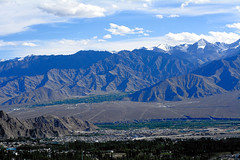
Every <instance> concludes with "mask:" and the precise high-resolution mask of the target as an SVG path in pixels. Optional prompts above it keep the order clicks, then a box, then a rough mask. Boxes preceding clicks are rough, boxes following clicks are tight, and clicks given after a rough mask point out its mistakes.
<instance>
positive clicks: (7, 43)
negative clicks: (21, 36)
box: [0, 40, 17, 47]
mask: <svg viewBox="0 0 240 160" xmlns="http://www.w3.org/2000/svg"><path fill="white" fill-rule="evenodd" d="M16 45H17V44H16V43H15V42H5V41H3V40H0V47H4V46H16Z"/></svg>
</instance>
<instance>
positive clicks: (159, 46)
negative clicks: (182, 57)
mask: <svg viewBox="0 0 240 160" xmlns="http://www.w3.org/2000/svg"><path fill="white" fill-rule="evenodd" d="M157 48H159V49H162V50H164V51H166V52H167V51H169V50H170V46H169V45H168V44H159V45H158V46H157Z"/></svg>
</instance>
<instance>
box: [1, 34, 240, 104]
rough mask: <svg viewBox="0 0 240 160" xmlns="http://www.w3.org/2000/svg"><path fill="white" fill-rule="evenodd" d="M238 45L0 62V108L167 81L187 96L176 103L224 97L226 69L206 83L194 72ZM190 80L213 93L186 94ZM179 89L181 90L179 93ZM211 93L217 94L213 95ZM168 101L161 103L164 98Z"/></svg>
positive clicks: (196, 45)
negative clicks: (190, 99)
mask: <svg viewBox="0 0 240 160" xmlns="http://www.w3.org/2000/svg"><path fill="white" fill-rule="evenodd" d="M239 42H240V40H239V41H237V42H235V43H232V44H225V43H215V44H212V43H209V42H207V41H206V40H203V39H202V40H199V41H198V42H196V43H194V44H184V45H178V46H174V47H171V46H164V47H163V46H162V45H159V46H158V47H154V48H153V49H146V48H141V49H135V50H133V51H120V52H118V53H116V54H112V53H110V52H105V51H103V52H100V51H80V52H78V53H76V54H73V55H65V56H64V55H60V56H28V57H25V58H22V59H18V58H16V59H14V60H8V61H4V62H0V104H1V105H27V104H37V103H44V102H50V101H56V100H62V99H67V98H72V97H76V96H86V95H88V94H100V93H109V92H128V91H138V90H141V89H144V88H146V87H150V86H152V85H155V84H156V83H161V84H162V85H163V81H164V80H165V79H168V81H169V82H164V83H166V84H167V85H169V86H172V83H174V84H175V89H174V88H172V87H170V90H173V92H177V90H178V92H180V93H181V90H182V91H183V92H184V95H182V96H181V94H180V96H177V98H176V99H181V97H193V96H195V97H198V96H204V95H205V94H206V95H208V94H215V93H221V92H224V91H225V90H229V89H232V88H231V87H230V88H226V87H224V85H225V84H224V83H229V82H227V80H226V78H225V75H224V74H226V75H229V73H228V71H227V70H226V71H225V70H224V71H223V73H222V74H221V77H216V76H217V74H216V75H215V76H214V75H211V76H209V77H208V78H207V79H206V78H205V77H206V76H205V75H204V74H203V73H202V74H201V73H200V71H199V73H195V72H192V71H193V70H196V69H197V68H198V67H200V66H201V65H202V64H204V63H210V61H212V60H215V59H219V58H223V57H226V56H230V55H236V54H237V53H239V52H240V45H239ZM215 63H217V62H215ZM224 63H225V62H224ZM229 65H230V64H229ZM190 72H192V75H191V76H187V77H185V78H181V77H179V78H180V79H187V80H186V82H185V83H182V84H177V82H178V81H182V80H180V79H179V78H175V79H174V78H173V79H171V80H170V79H169V78H172V77H176V76H181V75H186V74H188V73H190ZM229 72H230V71H229ZM235 72H236V71H232V70H231V76H230V77H232V79H230V80H229V81H230V82H231V83H232V82H233V83H237V80H235V79H234V77H235ZM219 74H220V71H219ZM214 78H217V79H214ZM224 78H225V79H224ZM192 80H193V81H196V84H203V86H204V87H205V88H209V90H211V91H208V92H207V93H204V90H199V89H197V90H198V92H199V93H196V94H195V93H193V92H192V91H184V90H189V89H190V90H191V87H190V88H189V85H190V84H192V83H193V82H191V81H192ZM170 81H176V82H170ZM186 85H187V86H186ZM192 85H194V84H192ZM155 86H156V85H155ZM190 86H191V85H190ZM216 86H217V87H220V88H216ZM177 87H178V88H181V90H180V89H176V88H177ZM186 87H187V88H186ZM161 88H164V87H161ZM165 88H166V86H165ZM197 88H199V87H197ZM210 88H211V89H210ZM213 88H216V90H215V91H212V90H213ZM165 90H167V93H166V94H165V93H161V94H165V96H166V97H168V95H169V94H168V91H169V88H166V89H165ZM138 93H139V92H138ZM138 93H137V94H138ZM177 94H179V93H177ZM154 96H158V95H155V94H154ZM165 96H162V97H161V99H162V98H163V99H166V98H164V97H165ZM137 99H138V98H135V100H137ZM140 99H142V98H140ZM143 99H144V100H147V99H149V98H143ZM150 99H151V98H150ZM152 99H154V98H152ZM167 99H169V100H171V99H175V98H167Z"/></svg>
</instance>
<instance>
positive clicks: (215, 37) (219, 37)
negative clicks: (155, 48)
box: [165, 31, 240, 44]
mask: <svg viewBox="0 0 240 160" xmlns="http://www.w3.org/2000/svg"><path fill="white" fill-rule="evenodd" d="M165 38H166V41H167V42H169V43H177V44H179V43H180V44H181V43H193V42H196V41H198V40H199V39H202V38H203V39H206V40H207V41H209V42H211V43H215V42H225V43H232V42H234V41H237V40H238V39H240V35H239V34H236V33H232V32H230V33H227V32H213V31H211V32H209V34H208V35H204V34H200V35H198V34H195V33H189V32H182V33H176V34H174V33H171V32H170V33H168V34H166V35H165Z"/></svg>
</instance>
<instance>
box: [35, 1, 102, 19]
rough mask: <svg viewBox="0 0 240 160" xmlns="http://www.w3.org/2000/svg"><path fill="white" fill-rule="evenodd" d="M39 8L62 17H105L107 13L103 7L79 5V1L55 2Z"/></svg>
mask: <svg viewBox="0 0 240 160" xmlns="http://www.w3.org/2000/svg"><path fill="white" fill-rule="evenodd" d="M39 8H40V9H42V10H43V11H45V12H47V13H51V14H54V15H56V16H60V17H78V18H93V17H103V16H105V14H104V12H106V10H105V9H104V8H102V7H98V6H95V5H89V4H84V3H79V2H78V1H77V0H54V1H50V2H47V3H44V4H42V5H40V6H39Z"/></svg>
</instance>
